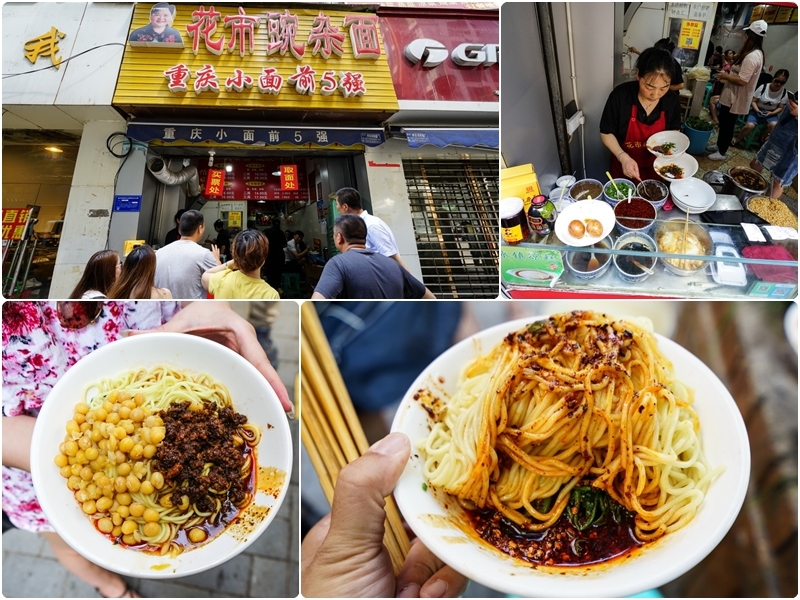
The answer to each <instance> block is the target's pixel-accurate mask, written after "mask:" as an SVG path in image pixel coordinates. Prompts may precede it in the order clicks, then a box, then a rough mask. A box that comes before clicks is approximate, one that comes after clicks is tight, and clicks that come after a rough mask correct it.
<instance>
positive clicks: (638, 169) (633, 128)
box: [600, 48, 681, 181]
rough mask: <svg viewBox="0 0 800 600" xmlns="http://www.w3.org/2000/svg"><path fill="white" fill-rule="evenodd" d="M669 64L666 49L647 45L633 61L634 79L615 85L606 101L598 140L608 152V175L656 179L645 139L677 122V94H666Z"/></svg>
mask: <svg viewBox="0 0 800 600" xmlns="http://www.w3.org/2000/svg"><path fill="white" fill-rule="evenodd" d="M673 64H674V62H673V60H672V56H671V55H670V53H669V52H667V51H666V50H663V49H661V48H648V49H647V50H645V51H644V52H642V53H641V55H640V56H639V59H638V60H637V61H636V81H629V82H627V83H623V84H621V85H618V86H617V87H616V88H614V91H613V92H611V95H610V96H609V97H608V100H606V107H605V109H603V117H602V118H601V119H600V139H601V140H602V142H603V145H605V147H606V148H608V149H609V150H610V151H611V175H612V177H615V178H616V177H625V178H627V179H632V180H636V181H641V180H644V179H658V177H657V176H656V172H655V170H654V169H653V161H654V160H655V156H654V155H653V154H651V153H650V152H649V151H648V150H647V139H648V138H649V137H650V136H651V135H653V134H654V133H658V132H659V131H666V130H668V129H678V128H679V127H680V125H681V113H680V100H679V97H678V94H668V93H667V92H668V91H669V86H670V84H671V83H672V75H673Z"/></svg>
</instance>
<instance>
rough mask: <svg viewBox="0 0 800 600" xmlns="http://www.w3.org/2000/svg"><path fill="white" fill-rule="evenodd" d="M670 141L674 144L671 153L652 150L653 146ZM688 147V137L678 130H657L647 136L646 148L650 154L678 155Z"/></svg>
mask: <svg viewBox="0 0 800 600" xmlns="http://www.w3.org/2000/svg"><path fill="white" fill-rule="evenodd" d="M670 142H671V143H673V144H675V147H674V148H673V149H672V154H663V153H662V152H659V151H658V150H654V147H656V146H661V145H662V144H666V143H670ZM688 147H689V138H688V137H687V136H686V135H685V134H683V133H681V132H680V131H659V132H658V133H654V134H653V135H651V136H650V137H649V138H647V150H648V151H649V152H650V154H654V155H656V156H669V157H675V156H680V155H681V154H683V153H684V152H686V149H687V148H688Z"/></svg>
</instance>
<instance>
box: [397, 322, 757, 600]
mask: <svg viewBox="0 0 800 600" xmlns="http://www.w3.org/2000/svg"><path fill="white" fill-rule="evenodd" d="M392 430H393V431H400V432H403V433H405V434H406V435H407V436H408V437H409V438H410V440H411V445H412V452H411V458H410V460H409V463H408V465H407V466H406V468H405V470H404V472H403V474H402V476H401V478H400V480H399V482H398V484H397V487H396V488H395V498H396V501H397V504H398V506H399V508H400V510H401V512H402V514H403V516H404V517H405V519H406V521H407V522H408V524H409V526H410V527H411V529H412V530H413V531H414V533H415V534H416V535H417V536H418V537H419V538H420V540H421V541H422V542H423V543H424V544H425V545H426V546H427V547H428V548H429V549H430V550H431V551H432V552H433V553H434V554H435V555H437V556H438V557H439V558H440V559H441V560H442V561H444V562H445V563H447V564H448V565H450V566H451V567H453V568H454V569H456V570H457V571H459V572H460V573H462V574H463V575H465V576H466V577H468V578H470V579H474V580H475V581H477V582H479V583H481V584H483V585H485V586H488V587H490V588H492V589H495V590H498V591H501V592H505V593H508V594H514V595H518V596H522V597H529V596H551V597H566V596H594V597H598V596H617V597H621V596H629V595H633V594H637V593H640V592H642V591H645V590H649V589H653V588H655V587H658V586H659V585H663V584H664V583H667V582H669V581H671V580H673V579H675V578H676V577H678V576H680V575H682V574H683V573H685V572H686V571H688V570H689V569H691V568H692V567H693V566H695V565H696V564H697V563H698V562H700V561H701V560H702V559H703V558H705V557H706V556H707V555H708V554H709V553H710V552H711V550H713V549H714V547H715V546H716V545H717V544H718V543H719V542H720V540H721V539H722V538H723V536H724V535H725V534H726V533H727V531H728V529H729V528H730V527H731V525H732V524H733V522H734V519H735V518H736V516H737V515H738V513H739V510H740V508H741V506H742V502H743V500H744V495H745V492H746V490H747V485H748V478H749V471H750V454H749V445H748V437H747V431H746V429H745V427H744V422H743V420H742V416H741V414H740V412H739V410H738V408H737V406H736V404H735V402H734V400H733V398H732V397H731V395H730V393H729V392H728V391H727V389H726V388H725V386H724V385H723V384H722V382H721V381H720V380H719V379H718V378H717V377H716V375H714V373H713V372H712V371H711V370H710V369H709V368H708V367H707V366H706V365H704V364H703V363H702V362H701V361H700V360H698V359H697V358H696V357H695V356H694V355H692V354H691V353H690V352H688V351H687V350H686V349H684V348H682V347H681V346H679V345H677V344H676V343H674V342H672V341H671V340H669V339H667V338H665V337H663V336H660V335H658V334H655V333H653V332H652V325H651V324H649V323H647V322H643V321H639V320H634V319H628V320H624V319H618V318H613V317H609V316H608V315H604V314H599V313H592V312H588V311H586V312H580V311H576V312H573V313H564V314H560V315H552V316H549V317H541V318H532V319H523V320H518V321H512V322H509V323H504V324H502V325H498V326H496V327H492V328H490V329H487V330H485V331H482V332H480V333H478V334H476V335H474V336H472V337H471V338H469V339H466V340H463V341H462V342H460V343H458V344H456V345H454V346H453V347H452V348H450V349H449V350H447V351H446V352H445V353H444V354H442V355H441V356H439V357H438V358H437V359H436V360H435V361H434V362H433V363H431V364H430V365H429V366H428V367H427V368H426V369H425V371H424V372H423V373H422V374H421V375H420V376H419V377H418V378H417V380H416V381H415V382H414V384H413V385H412V386H411V388H410V389H409V391H408V392H407V394H406V396H405V397H404V398H403V400H402V402H401V404H400V407H399V409H398V411H397V414H396V416H395V419H394V423H393V425H392Z"/></svg>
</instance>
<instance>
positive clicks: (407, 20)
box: [381, 11, 500, 106]
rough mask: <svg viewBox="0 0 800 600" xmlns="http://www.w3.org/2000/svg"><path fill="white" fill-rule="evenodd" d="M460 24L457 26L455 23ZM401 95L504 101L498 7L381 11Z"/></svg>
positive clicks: (416, 97) (434, 98) (395, 81)
mask: <svg viewBox="0 0 800 600" xmlns="http://www.w3.org/2000/svg"><path fill="white" fill-rule="evenodd" d="M454 22H457V23H458V26H457V27H454V26H453V23H454ZM381 31H383V35H384V44H385V46H386V54H387V55H388V57H389V67H390V68H391V71H392V79H393V81H394V84H395V90H396V92H397V98H398V100H427V101H436V102H441V101H445V102H491V103H498V106H499V101H500V97H499V95H498V94H497V93H496V92H497V91H498V90H499V89H500V64H499V60H500V54H499V48H500V46H499V43H500V26H499V19H498V14H497V12H478V11H472V12H464V14H463V16H462V15H459V16H458V17H452V16H441V17H439V16H426V15H414V16H394V15H389V16H381Z"/></svg>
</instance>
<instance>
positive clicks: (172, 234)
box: [164, 208, 186, 246]
mask: <svg viewBox="0 0 800 600" xmlns="http://www.w3.org/2000/svg"><path fill="white" fill-rule="evenodd" d="M185 212H186V209H185V208H182V209H180V210H179V211H178V212H176V213H175V229H170V230H169V231H168V232H167V237H166V239H165V240H164V245H165V246H166V245H167V244H171V243H172V242H174V241H175V240H177V239H179V238H180V237H181V234H180V233H178V225H180V224H181V215H182V214H183V213H185Z"/></svg>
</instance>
